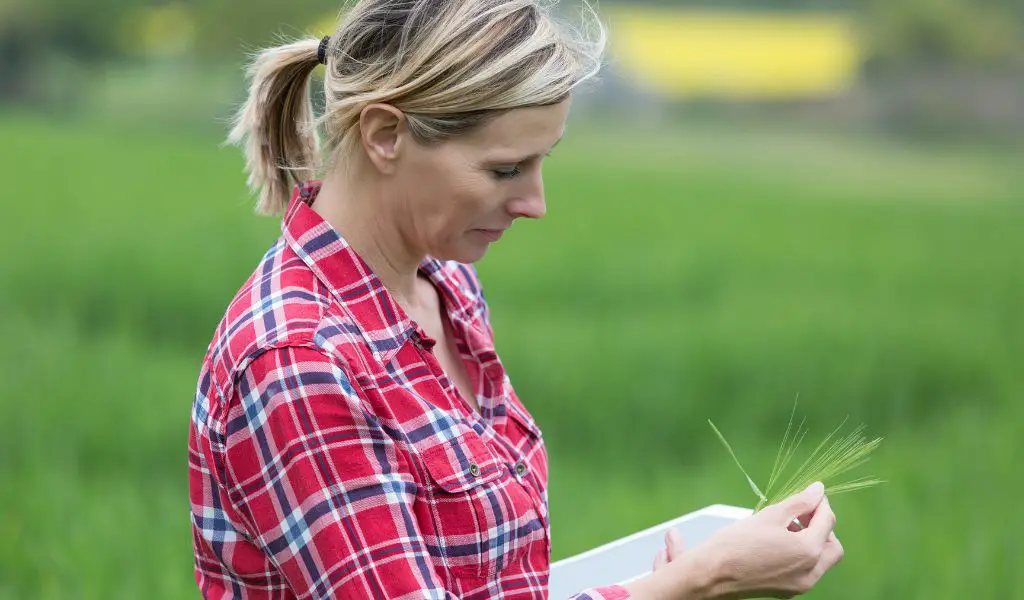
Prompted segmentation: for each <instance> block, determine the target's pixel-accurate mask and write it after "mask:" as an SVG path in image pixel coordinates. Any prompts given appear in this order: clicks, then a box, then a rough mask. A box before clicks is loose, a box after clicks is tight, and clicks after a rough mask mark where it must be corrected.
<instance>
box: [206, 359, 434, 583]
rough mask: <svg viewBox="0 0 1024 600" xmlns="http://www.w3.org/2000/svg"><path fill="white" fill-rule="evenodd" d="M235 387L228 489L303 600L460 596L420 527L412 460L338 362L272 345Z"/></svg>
mask: <svg viewBox="0 0 1024 600" xmlns="http://www.w3.org/2000/svg"><path fill="white" fill-rule="evenodd" d="M237 392H238V401H237V402H235V403H233V404H232V407H231V409H230V411H229V414H228V415H227V432H226V434H227V435H226V437H227V439H226V444H225V453H224V460H225V472H226V473H225V478H226V479H227V480H228V487H229V494H230V496H231V498H232V501H233V504H235V507H236V509H237V510H238V511H239V513H240V514H241V515H242V517H243V518H244V519H245V520H246V521H247V526H248V527H249V528H250V529H251V531H250V532H249V533H250V535H251V537H252V538H253V542H254V543H255V544H257V545H258V546H259V547H260V548H261V549H262V550H263V552H264V553H265V554H266V555H267V556H268V557H269V559H270V560H271V561H272V562H273V563H274V564H275V565H276V566H277V567H278V570H279V571H280V573H281V575H282V576H283V577H284V578H285V579H286V580H287V582H288V585H289V587H290V588H291V589H292V591H293V592H294V593H295V595H296V596H297V597H298V598H299V599H302V600H305V599H307V598H315V599H321V598H351V599H363V598H398V599H403V598H418V599H420V598H431V599H433V598H437V599H447V598H453V596H452V595H451V594H450V593H448V592H446V591H445V590H444V588H443V586H442V584H441V582H440V580H439V577H438V575H437V573H436V572H435V571H434V569H433V566H432V565H431V562H430V556H429V554H428V552H427V548H426V546H425V545H424V542H423V539H422V536H421V535H420V533H419V532H418V531H417V526H416V521H415V518H414V515H413V511H412V504H413V501H414V498H415V494H416V484H415V482H414V480H413V478H412V476H411V475H410V469H409V464H408V460H407V458H406V457H405V455H404V454H403V453H402V452H401V451H400V450H399V449H398V448H397V447H396V445H395V444H394V442H393V440H391V439H390V438H389V437H388V436H387V435H386V434H385V433H384V431H383V430H382V429H381V427H380V426H379V425H378V423H377V421H376V418H375V417H374V416H372V415H371V414H369V413H368V412H367V411H366V410H365V408H364V406H363V405H362V403H361V401H360V399H359V398H358V397H357V394H356V392H355V391H354V389H353V387H352V385H351V382H350V380H349V378H348V376H347V375H346V373H345V371H344V370H343V369H342V368H341V367H340V366H339V365H338V364H337V362H335V361H334V360H332V359H331V358H329V357H328V356H326V355H324V354H323V353H321V352H319V351H317V350H314V349H311V348H302V347H291V348H281V349H276V350H271V351H268V352H266V353H264V354H262V355H260V356H259V357H258V358H257V359H256V360H255V361H253V362H252V363H251V364H250V365H249V367H248V368H247V369H246V370H245V372H244V373H243V374H242V377H241V378H240V380H239V382H238V390H237Z"/></svg>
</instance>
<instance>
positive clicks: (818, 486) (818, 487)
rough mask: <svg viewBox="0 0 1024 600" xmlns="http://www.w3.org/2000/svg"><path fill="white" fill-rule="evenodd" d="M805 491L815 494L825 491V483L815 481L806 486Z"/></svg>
mask: <svg viewBox="0 0 1024 600" xmlns="http://www.w3.org/2000/svg"><path fill="white" fill-rule="evenodd" d="M807 491H808V492H811V493H813V494H815V495H817V494H820V493H822V492H824V491H825V484H824V483H822V482H820V481H815V482H814V483H812V484H811V485H810V487H808V488H807Z"/></svg>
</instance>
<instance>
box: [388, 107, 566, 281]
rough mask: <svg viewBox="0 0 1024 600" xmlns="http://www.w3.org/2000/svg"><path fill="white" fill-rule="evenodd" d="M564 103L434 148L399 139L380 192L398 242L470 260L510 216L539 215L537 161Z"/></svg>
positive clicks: (554, 136)
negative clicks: (389, 206) (395, 221)
mask: <svg viewBox="0 0 1024 600" xmlns="http://www.w3.org/2000/svg"><path fill="white" fill-rule="evenodd" d="M569 104H570V101H568V100H567V101H565V102H563V103H561V104H556V105H552V106H544V107H536V108H523V109H517V110H513V111H510V112H507V113H504V114H502V115H501V116H499V117H496V118H495V119H492V120H490V121H488V122H487V123H486V124H485V125H483V126H481V127H478V128H476V129H475V130H473V131H472V132H470V133H467V134H464V135H461V136H457V137H455V138H453V139H451V140H448V141H446V142H444V143H442V144H438V145H430V146H426V145H421V144H417V143H415V142H411V141H410V140H405V143H403V144H402V146H403V148H402V150H401V152H400V155H401V158H400V159H399V160H398V161H397V163H396V169H395V172H394V173H393V175H394V177H393V178H391V183H392V184H393V185H394V186H395V187H396V188H397V189H394V190H392V191H393V192H394V193H393V194H388V196H390V197H391V198H393V199H394V202H395V203H396V205H395V206H394V208H395V209H396V210H397V211H398V215H400V217H399V222H400V223H401V224H402V226H401V228H402V231H403V237H405V238H406V243H409V244H411V245H413V246H414V248H412V249H414V250H416V251H418V252H421V253H423V254H427V255H430V256H433V257H435V258H439V259H442V260H456V261H459V262H464V263H471V262H475V261H477V260H480V259H481V258H482V257H483V256H484V254H485V253H486V252H487V248H488V247H489V246H490V244H492V243H494V242H496V241H498V239H499V238H500V237H501V235H502V233H503V232H504V231H506V230H507V229H508V228H509V227H511V226H512V223H513V221H515V220H516V219H519V218H530V219H538V218H540V217H542V216H544V212H545V205H544V182H543V179H542V176H541V164H542V163H543V161H544V158H545V156H546V155H547V154H548V153H550V152H551V150H552V148H554V146H555V145H556V144H557V143H558V141H559V140H560V139H561V137H562V134H563V132H564V130H565V122H566V118H567V117H568V114H569Z"/></svg>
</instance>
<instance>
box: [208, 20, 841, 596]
mask: <svg viewBox="0 0 1024 600" xmlns="http://www.w3.org/2000/svg"><path fill="white" fill-rule="evenodd" d="M596 31H597V33H598V35H597V36H596V37H595V38H594V40H593V41H587V40H586V39H585V38H580V39H577V38H574V37H571V36H570V35H569V34H568V33H566V30H565V29H563V28H560V27H557V26H556V23H555V21H554V20H552V18H551V17H550V16H549V15H548V14H547V13H545V12H544V10H542V8H541V7H540V6H539V5H538V3H537V2H535V1H531V0H464V1H460V2H445V1H441V0H364V1H362V2H360V3H358V4H356V5H355V6H353V7H352V8H351V10H349V11H348V12H347V13H346V14H345V16H344V17H343V20H342V22H341V24H340V26H339V28H338V29H337V31H335V33H334V34H333V35H332V36H330V37H329V38H325V39H324V40H309V41H300V42H296V43H291V44H288V45H284V46H281V47H278V48H273V49H269V50H266V51H264V52H263V53H261V54H260V55H259V56H258V58H257V59H256V61H255V62H254V64H253V66H252V70H251V72H250V75H251V86H252V87H251V90H250V92H251V93H250V96H249V99H248V101H247V102H246V103H245V104H244V106H243V107H242V108H241V110H240V111H239V114H238V118H237V121H236V123H235V126H234V129H233V131H232V132H231V135H230V140H231V141H232V142H235V143H237V144H239V145H241V146H242V147H243V149H244V153H245V157H246V162H247V169H248V173H249V183H250V185H251V186H252V188H253V189H254V190H256V191H258V193H259V202H258V211H259V212H261V213H264V214H277V213H279V212H283V220H282V235H281V237H280V238H279V240H278V242H277V243H276V244H275V245H274V246H273V247H272V248H271V249H270V250H269V252H268V253H267V254H266V256H265V257H264V258H263V260H262V262H261V263H260V264H259V265H258V266H257V268H256V269H255V272H254V273H253V275H252V277H251V278H250V279H249V281H248V282H246V284H245V285H244V286H243V287H242V288H241V289H240V290H239V292H238V294H237V296H236V297H235V298H234V300H233V301H232V302H231V304H230V305H229V307H228V308H227V310H226V314H225V316H224V319H223V321H222V322H221V323H220V325H219V327H218V329H217V331H216V333H215V336H214V339H213V341H212V342H211V344H210V346H209V350H208V353H207V356H206V357H205V359H204V362H203V368H202V372H201V374H200V377H199V384H198V389H197V394H196V398H195V403H194V408H193V412H192V427H191V429H190V440H189V448H190V489H191V505H192V522H193V534H194V535H193V539H194V550H195V558H196V563H195V571H196V579H197V582H198V585H199V587H200V588H201V590H202V594H203V596H204V597H205V598H211V599H212V598H275V599H281V598H303V599H304V598H334V597H339V598H454V597H458V598H490V597H501V598H511V597H522V598H544V597H546V595H547V594H546V582H547V575H548V568H549V556H550V538H549V523H548V511H547V483H548V482H547V467H548V464H547V456H546V453H545V449H544V442H543V438H542V437H541V432H540V431H539V430H538V428H537V426H536V424H535V423H534V421H533V419H532V418H531V416H530V413H529V411H528V410H527V409H526V407H525V406H524V404H523V403H522V402H521V401H520V400H519V398H518V397H517V396H516V394H515V391H514V390H513V389H512V387H511V385H510V383H509V378H508V376H507V374H506V372H505V370H504V367H503V365H502V362H501V360H500V358H499V357H498V355H497V353H496V351H495V345H494V339H493V333H492V330H491V325H490V321H489V315H488V308H487V304H486V302H485V300H484V297H483V293H482V292H481V285H480V281H479V280H478V279H477V276H476V273H475V271H474V270H473V268H472V267H471V266H470V265H472V264H473V263H474V262H475V261H477V260H479V259H480V258H481V257H482V256H483V255H484V253H485V252H486V250H487V248H488V246H489V245H490V244H492V243H494V242H496V241H497V240H498V239H499V238H500V237H501V235H502V233H503V232H504V231H506V230H507V229H508V228H509V227H510V226H511V225H512V223H513V222H514V221H515V220H516V219H519V218H529V219H536V218H539V217H541V216H542V215H543V214H544V210H545V205H544V194H543V187H542V182H541V163H542V161H543V158H544V156H545V155H546V154H548V153H549V152H550V151H551V149H552V148H553V147H554V146H555V144H557V143H558V140H559V139H560V138H561V137H562V133H563V130H564V127H565V121H566V117H567V114H568V112H569V107H570V103H571V93H572V91H573V90H574V89H575V88H576V87H577V86H578V85H579V84H580V83H581V82H583V81H585V80H586V79H587V78H589V77H590V76H592V75H593V74H594V73H595V72H596V71H597V69H598V66H599V64H600V59H601V55H602V51H603V48H604V36H603V30H602V29H600V28H598V29H597V30H596ZM321 64H323V65H325V66H326V69H325V71H326V74H325V80H324V88H325V95H326V103H325V108H324V114H323V116H322V117H321V118H320V119H319V121H318V122H316V123H314V121H313V113H312V108H311V106H310V92H309V79H310V75H311V73H312V72H313V71H314V69H315V68H316V67H317V66H318V65H321ZM318 129H319V130H321V131H322V134H323V135H324V136H325V142H326V143H325V144H324V147H323V148H322V149H321V147H320V142H319V140H318V136H317V135H316V134H315V133H314V132H315V131H316V130H318ZM321 159H323V160H321ZM314 174H317V176H318V177H320V179H314ZM798 517H799V518H802V519H803V524H804V525H806V529H805V530H803V531H800V532H795V531H790V529H792V528H793V527H792V525H791V524H792V523H793V521H794V519H796V518H798ZM833 520H834V517H833V515H832V512H831V510H830V509H829V507H828V503H827V500H824V499H823V493H822V491H821V489H820V487H813V488H811V489H809V490H808V491H807V492H805V493H803V494H801V495H798V496H795V497H794V498H791V499H789V500H787V501H786V502H784V503H782V504H780V505H777V506H773V507H770V508H769V509H767V510H765V511H764V512H762V513H759V514H758V515H757V516H754V517H752V518H750V519H748V520H746V521H743V522H741V523H739V524H737V525H735V526H733V527H730V528H728V529H726V530H724V531H723V532H721V533H720V534H718V535H717V536H716V537H714V538H713V539H712V540H710V541H708V542H707V543H706V544H703V545H702V546H701V547H699V548H697V549H695V550H693V551H690V552H681V551H680V547H679V542H678V541H677V540H675V539H669V540H668V544H667V547H666V550H665V551H664V552H663V553H662V554H661V555H660V556H659V557H651V558H652V560H654V561H655V566H656V569H655V570H654V572H653V573H652V574H651V575H650V576H648V577H646V578H644V579H642V580H640V581H637V582H634V583H631V584H629V585H625V586H610V587H601V588H594V589H589V590H580V594H579V597H580V598H584V597H589V598H629V597H632V598H637V599H642V598H652V599H653V598H679V599H684V598H712V597H721V598H725V597H745V596H766V595H777V596H792V595H795V594H798V593H801V592H804V591H806V590H807V589H809V588H810V587H811V586H812V585H813V584H814V583H815V582H816V581H817V579H818V578H819V577H820V576H821V575H822V573H823V572H824V571H826V570H827V569H828V568H829V567H831V566H832V565H833V564H834V563H835V562H836V561H838V559H839V557H840V556H841V555H842V549H841V547H840V545H839V542H838V541H837V540H836V539H835V536H834V535H833V534H832V531H831V529H832V525H833Z"/></svg>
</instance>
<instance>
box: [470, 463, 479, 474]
mask: <svg viewBox="0 0 1024 600" xmlns="http://www.w3.org/2000/svg"><path fill="white" fill-rule="evenodd" d="M469 474H470V475H472V476H473V477H479V476H480V465H478V464H476V463H473V464H471V465H469Z"/></svg>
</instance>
